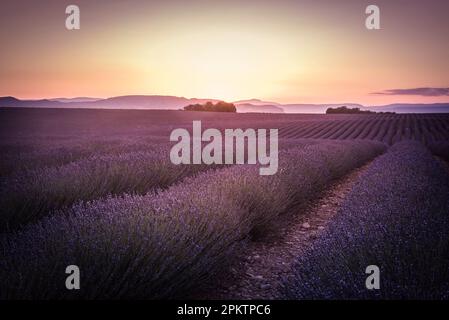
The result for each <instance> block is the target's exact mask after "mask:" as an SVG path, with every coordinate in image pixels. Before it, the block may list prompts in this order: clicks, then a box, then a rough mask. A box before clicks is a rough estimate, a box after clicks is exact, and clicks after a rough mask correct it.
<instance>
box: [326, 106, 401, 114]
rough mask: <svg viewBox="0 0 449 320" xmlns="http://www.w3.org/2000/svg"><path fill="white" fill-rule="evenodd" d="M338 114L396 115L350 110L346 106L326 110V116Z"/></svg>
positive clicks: (356, 109)
mask: <svg viewBox="0 0 449 320" xmlns="http://www.w3.org/2000/svg"><path fill="white" fill-rule="evenodd" d="M336 113H341V114H359V113H363V114H375V113H388V114H390V113H395V112H375V111H370V110H360V108H348V107H346V106H341V107H338V108H328V109H327V110H326V114H336Z"/></svg>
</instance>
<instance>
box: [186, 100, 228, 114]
mask: <svg viewBox="0 0 449 320" xmlns="http://www.w3.org/2000/svg"><path fill="white" fill-rule="evenodd" d="M184 110H185V111H214V112H237V108H236V107H235V105H234V104H233V103H227V102H224V101H219V102H217V103H215V104H214V103H212V102H210V101H208V102H206V103H204V104H200V103H196V104H190V105H188V106H185V107H184Z"/></svg>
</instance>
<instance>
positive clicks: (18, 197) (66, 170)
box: [0, 146, 211, 231]
mask: <svg viewBox="0 0 449 320" xmlns="http://www.w3.org/2000/svg"><path fill="white" fill-rule="evenodd" d="M168 155H169V148H168V147H167V146H162V147H161V146H153V148H152V150H151V151H140V152H131V153H124V154H112V155H94V156H92V157H89V158H86V159H82V160H79V161H75V162H71V163H69V164H66V165H62V166H58V167H48V168H40V169H36V170H30V171H25V172H23V173H21V174H18V175H14V176H12V177H10V178H7V179H3V180H1V181H0V195H1V197H0V231H7V230H12V229H15V228H17V227H18V226H20V225H23V224H26V223H28V222H30V221H33V220H36V219H39V218H40V217H42V216H43V215H46V214H48V213H50V212H51V211H53V210H56V209H59V208H62V207H64V206H68V205H71V204H73V203H74V202H76V201H78V200H86V201H87V200H93V199H97V198H100V197H103V196H106V195H108V194H112V195H113V194H121V193H124V192H134V193H145V192H147V191H149V190H151V189H154V188H163V187H167V186H169V185H170V184H172V183H174V182H175V181H178V180H179V179H182V178H184V177H186V176H189V175H192V174H194V173H196V172H199V171H201V170H206V169H209V168H210V167H211V166H206V165H195V166H176V165H173V164H172V163H171V162H170V159H169V158H168Z"/></svg>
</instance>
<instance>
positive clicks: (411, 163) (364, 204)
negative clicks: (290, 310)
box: [285, 142, 449, 299]
mask: <svg viewBox="0 0 449 320" xmlns="http://www.w3.org/2000/svg"><path fill="white" fill-rule="evenodd" d="M448 208H449V176H448V174H447V172H446V171H445V169H444V168H443V167H442V165H441V163H439V162H438V161H436V160H435V159H434V158H433V157H432V155H431V154H430V153H429V152H428V151H427V150H426V148H425V147H424V146H422V145H420V144H419V143H418V142H402V143H399V144H396V145H394V146H393V147H392V148H391V150H390V151H389V152H388V153H387V154H385V155H384V156H382V157H379V158H378V159H376V160H375V161H374V163H373V164H372V165H371V166H370V168H369V169H368V171H367V172H366V173H365V174H364V175H363V176H362V177H361V178H360V180H359V181H358V182H357V184H356V185H355V186H354V187H353V189H352V191H351V193H350V194H349V196H348V197H347V199H346V200H345V201H344V204H343V205H342V208H341V210H340V212H339V213H338V215H337V217H336V218H335V219H334V220H333V221H332V222H331V223H330V226H329V228H328V229H327V231H326V232H325V234H323V235H322V236H321V237H320V238H319V239H318V240H317V241H316V242H315V243H314V244H313V246H312V248H311V249H310V250H308V251H307V252H306V253H305V254H304V255H302V256H301V257H299V258H298V262H297V265H296V268H295V274H296V276H295V277H294V279H286V281H285V287H286V290H285V294H286V298H290V299H447V298H449V228H448V226H449V215H448ZM369 265H377V266H379V268H380V272H381V273H380V282H381V285H380V286H381V287H380V290H368V289H366V287H365V280H366V277H367V276H368V275H367V274H365V269H366V267H367V266H369Z"/></svg>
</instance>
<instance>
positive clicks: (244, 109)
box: [235, 103, 284, 113]
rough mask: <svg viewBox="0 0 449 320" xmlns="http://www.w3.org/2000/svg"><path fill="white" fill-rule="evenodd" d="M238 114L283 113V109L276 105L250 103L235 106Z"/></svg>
mask: <svg viewBox="0 0 449 320" xmlns="http://www.w3.org/2000/svg"><path fill="white" fill-rule="evenodd" d="M235 106H236V108H237V112H239V113H284V109H282V108H281V107H278V106H276V105H254V104H250V103H241V104H235Z"/></svg>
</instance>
